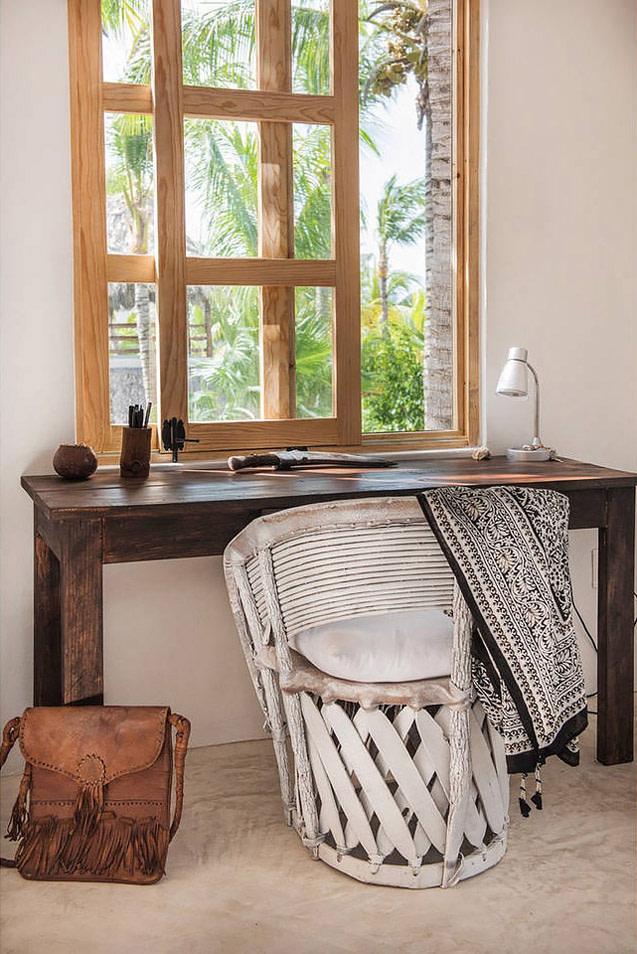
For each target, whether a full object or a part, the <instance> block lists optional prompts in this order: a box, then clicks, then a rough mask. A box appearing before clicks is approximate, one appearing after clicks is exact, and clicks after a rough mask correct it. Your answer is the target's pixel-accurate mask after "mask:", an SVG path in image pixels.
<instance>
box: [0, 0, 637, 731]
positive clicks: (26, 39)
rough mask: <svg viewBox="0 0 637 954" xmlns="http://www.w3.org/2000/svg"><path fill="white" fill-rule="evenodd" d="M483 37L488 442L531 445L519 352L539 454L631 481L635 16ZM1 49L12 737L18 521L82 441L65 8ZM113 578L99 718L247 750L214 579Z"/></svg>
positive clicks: (203, 570) (606, 8)
mask: <svg viewBox="0 0 637 954" xmlns="http://www.w3.org/2000/svg"><path fill="white" fill-rule="evenodd" d="M485 8H486V3H485ZM489 33H490V45H489V50H488V56H489V68H490V73H489V83H488V116H487V118H486V127H487V135H486V146H487V155H488V164H487V175H486V185H487V193H486V217H487V222H488V226H487V232H486V251H487V258H486V287H485V291H486V297H487V302H488V309H487V315H486V322H485V326H486V346H485V361H484V377H485V391H484V394H485V401H486V408H485V410H486V420H487V438H488V441H489V443H490V445H491V447H492V448H493V449H494V450H498V451H501V450H503V449H504V448H505V447H506V446H507V445H508V444H509V443H518V442H520V441H521V440H523V439H525V438H526V437H527V435H528V434H529V425H530V419H531V407H530V405H529V404H528V403H527V404H524V403H521V404H520V403H516V402H514V401H512V400H507V399H503V398H496V397H495V396H493V390H494V387H495V382H496V378H497V374H498V371H499V368H500V365H501V363H502V361H503V359H504V357H505V355H506V351H507V348H508V347H509V345H511V344H518V345H524V346H526V347H528V348H529V351H530V353H531V356H532V360H534V362H535V364H536V365H537V367H538V370H539V372H540V374H541V376H542V382H543V386H544V415H543V419H544V427H543V434H544V436H545V438H546V439H547V441H549V442H551V443H553V444H555V446H556V447H557V448H558V449H559V450H560V451H561V452H562V453H564V454H565V455H571V456H576V457H577V456H579V457H581V458H584V459H589V460H594V461H597V462H599V463H605V464H609V465H612V466H617V467H623V468H632V469H637V433H636V432H637V393H636V389H635V377H636V376H635V373H634V367H635V359H636V358H637V341H636V326H635V310H636V309H635V306H636V304H637V295H636V289H635V278H634V274H633V273H634V250H635V237H636V236H635V223H636V221H637V184H636V180H635V166H636V165H637V143H636V142H635V124H634V116H635V108H636V106H637V93H636V90H637V70H636V68H635V58H634V57H635V54H634V11H633V6H632V3H631V0H606V2H605V3H603V4H600V3H599V0H534V2H533V3H532V4H530V3H528V2H527V0H491V4H490V18H489ZM1 43H2V45H1V49H0V53H1V67H0V68H1V70H2V75H1V77H0V79H1V94H0V95H1V101H0V105H1V109H2V143H1V154H0V158H1V163H2V183H1V202H2V233H1V267H2V274H1V314H2V342H1V345H2V354H1V362H2V363H1V372H2V379H1V385H0V386H1V388H2V390H1V406H0V410H1V413H2V421H1V425H0V426H1V432H0V433H1V439H2V488H1V494H2V496H1V508H2V537H1V541H0V546H1V550H0V553H1V558H2V580H1V585H2V591H1V605H0V613H1V617H0V619H1V632H2V646H1V653H2V657H1V661H2V685H1V689H2V699H1V702H2V711H1V714H0V715H1V718H2V720H3V721H4V720H5V719H7V718H9V717H10V716H12V715H14V714H15V713H16V712H19V711H20V710H21V709H22V708H23V707H24V706H25V705H27V704H28V703H29V702H30V700H31V661H32V656H31V625H32V623H31V619H32V617H31V599H32V591H31V576H32V550H31V548H32V542H31V508H30V505H29V501H28V498H27V497H26V495H25V494H24V493H23V492H22V491H21V490H20V487H19V477H20V474H21V473H26V472H30V473H37V472H40V473H44V472H46V471H48V470H50V460H51V457H52V455H53V452H54V450H55V448H56V446H57V445H58V444H59V443H60V442H61V441H66V440H70V439H72V437H73V358H72V270H71V248H72V243H71V215H70V181H69V145H68V143H69V130H68V79H67V76H68V70H67V40H66V0H5V2H4V4H3V10H2V40H1ZM573 536H574V547H573V557H574V559H573V569H574V577H575V590H576V598H577V600H578V603H579V604H580V607H581V608H582V609H583V610H584V611H585V613H586V616H587V619H588V620H589V621H593V619H594V608H593V607H594V592H593V590H592V589H591V588H590V585H589V584H590V570H589V565H588V561H589V555H590V547H591V546H592V545H594V544H593V540H592V535H591V534H590V533H589V532H588V531H580V532H579V533H577V534H574V535H573ZM104 577H105V588H104V595H105V646H106V651H105V656H106V672H105V680H106V701H107V702H109V703H124V702H139V703H143V702H148V703H150V702H169V703H170V704H171V705H172V706H173V707H174V708H176V709H177V710H182V711H184V712H185V713H186V714H188V715H190V716H191V717H192V719H193V722H194V737H193V741H194V742H195V744H197V743H198V744H205V743H209V742H217V741H228V740H231V739H236V738H254V737H256V736H258V735H259V734H260V732H261V718H260V711H259V710H258V707H257V705H256V703H255V701H254V699H253V695H252V689H251V686H250V683H249V680H248V676H247V672H246V670H245V667H244V663H243V659H242V656H241V654H240V651H239V648H238V644H237V640H236V637H235V635H234V633H233V630H232V624H231V620H230V616H229V610H228V607H227V604H226V601H225V595H224V590H223V584H222V579H221V572H220V561H219V559H216V558H215V559H212V558H211V559H203V560H189V561H168V562H165V563H146V564H144V563H140V564H131V565H128V566H124V565H120V566H110V567H107V568H105V573H104ZM171 597H172V598H174V602H173V600H172V599H171Z"/></svg>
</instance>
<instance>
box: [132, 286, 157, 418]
mask: <svg viewBox="0 0 637 954" xmlns="http://www.w3.org/2000/svg"><path fill="white" fill-rule="evenodd" d="M135 315H136V317H137V340H138V342H139V362H140V364H141V369H142V382H143V385H144V399H145V401H146V403H147V404H148V402H149V401H153V402H156V400H157V398H156V395H157V372H156V369H155V355H154V348H153V346H152V332H153V329H152V322H151V316H150V315H151V312H150V297H149V292H148V285H146V284H144V283H143V282H136V283H135Z"/></svg>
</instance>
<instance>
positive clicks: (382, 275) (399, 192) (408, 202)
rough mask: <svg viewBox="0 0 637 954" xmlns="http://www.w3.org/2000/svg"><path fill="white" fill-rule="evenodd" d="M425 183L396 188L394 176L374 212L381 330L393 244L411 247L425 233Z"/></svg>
mask: <svg viewBox="0 0 637 954" xmlns="http://www.w3.org/2000/svg"><path fill="white" fill-rule="evenodd" d="M424 210H425V180H424V179H414V180H413V182H407V183H405V185H398V181H397V177H396V176H395V175H393V176H392V177H391V178H390V179H388V180H387V182H386V183H385V187H384V189H383V194H382V196H381V197H380V199H379V202H378V210H377V213H376V233H377V238H378V284H379V291H380V313H381V327H382V328H383V330H386V329H387V323H388V319H389V305H388V298H387V280H388V276H389V253H390V249H391V246H392V245H413V244H415V243H416V242H417V241H418V239H419V238H421V237H422V236H423V235H424V233H425V228H426V226H425V216H424Z"/></svg>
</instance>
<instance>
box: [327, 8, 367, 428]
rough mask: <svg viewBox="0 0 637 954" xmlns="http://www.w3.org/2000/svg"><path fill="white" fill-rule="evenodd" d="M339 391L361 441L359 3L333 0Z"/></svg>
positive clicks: (348, 423)
mask: <svg viewBox="0 0 637 954" xmlns="http://www.w3.org/2000/svg"><path fill="white" fill-rule="evenodd" d="M332 89H333V94H334V127H333V130H332V157H333V158H332V162H333V174H332V209H333V213H332V216H333V221H332V229H333V237H332V247H333V249H334V257H335V259H336V293H335V296H334V335H335V341H336V348H335V353H336V375H335V387H334V397H335V402H334V403H335V405H336V415H337V417H338V421H339V435H340V442H341V443H342V444H360V442H361V335H360V216H359V174H358V3H357V0H332Z"/></svg>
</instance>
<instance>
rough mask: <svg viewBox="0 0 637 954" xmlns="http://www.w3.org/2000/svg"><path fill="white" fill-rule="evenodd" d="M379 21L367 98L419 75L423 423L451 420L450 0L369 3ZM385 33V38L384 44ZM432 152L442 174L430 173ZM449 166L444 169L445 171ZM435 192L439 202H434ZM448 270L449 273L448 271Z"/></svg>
mask: <svg viewBox="0 0 637 954" xmlns="http://www.w3.org/2000/svg"><path fill="white" fill-rule="evenodd" d="M365 9H366V14H365V13H364V14H363V16H365V15H366V17H367V21H368V22H369V23H372V24H374V25H375V26H376V27H377V31H378V32H377V33H376V34H372V38H371V39H370V41H369V44H368V45H369V47H370V49H369V51H368V53H367V60H366V61H365V64H364V68H365V70H366V73H367V76H366V81H365V83H364V84H363V98H364V99H366V98H367V99H368V98H369V97H380V96H391V95H392V93H393V92H394V90H395V89H396V87H397V86H400V85H402V84H403V83H405V82H406V80H407V77H408V76H409V75H413V76H414V77H415V79H416V82H417V86H418V92H417V95H416V121H417V123H418V127H419V128H420V126H421V125H422V123H423V121H424V122H425V181H426V199H427V202H426V208H425V218H426V285H427V306H428V312H427V324H426V330H425V352H424V364H423V368H424V389H425V406H426V409H427V417H426V427H427V428H428V429H430V430H447V429H449V428H451V427H452V425H453V389H452V387H451V380H452V378H451V375H452V372H451V367H452V356H453V323H452V317H451V305H450V302H451V299H452V296H451V294H450V287H449V283H450V281H451V277H450V268H449V263H450V256H451V247H452V222H451V212H450V210H451V135H450V123H451V115H452V51H451V44H450V43H449V39H448V38H449V37H450V36H451V26H452V0H379V2H376V0H374V2H371V3H369V4H365ZM383 35H384V36H385V38H386V42H385V43H384V44H380V43H379V41H380V38H381V37H382V36H383ZM434 155H435V160H436V166H437V174H436V183H435V196H434V182H433V176H432V159H433V157H434ZM443 170H446V171H443ZM434 198H435V199H436V201H434ZM443 276H447V277H446V278H445V277H443Z"/></svg>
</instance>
